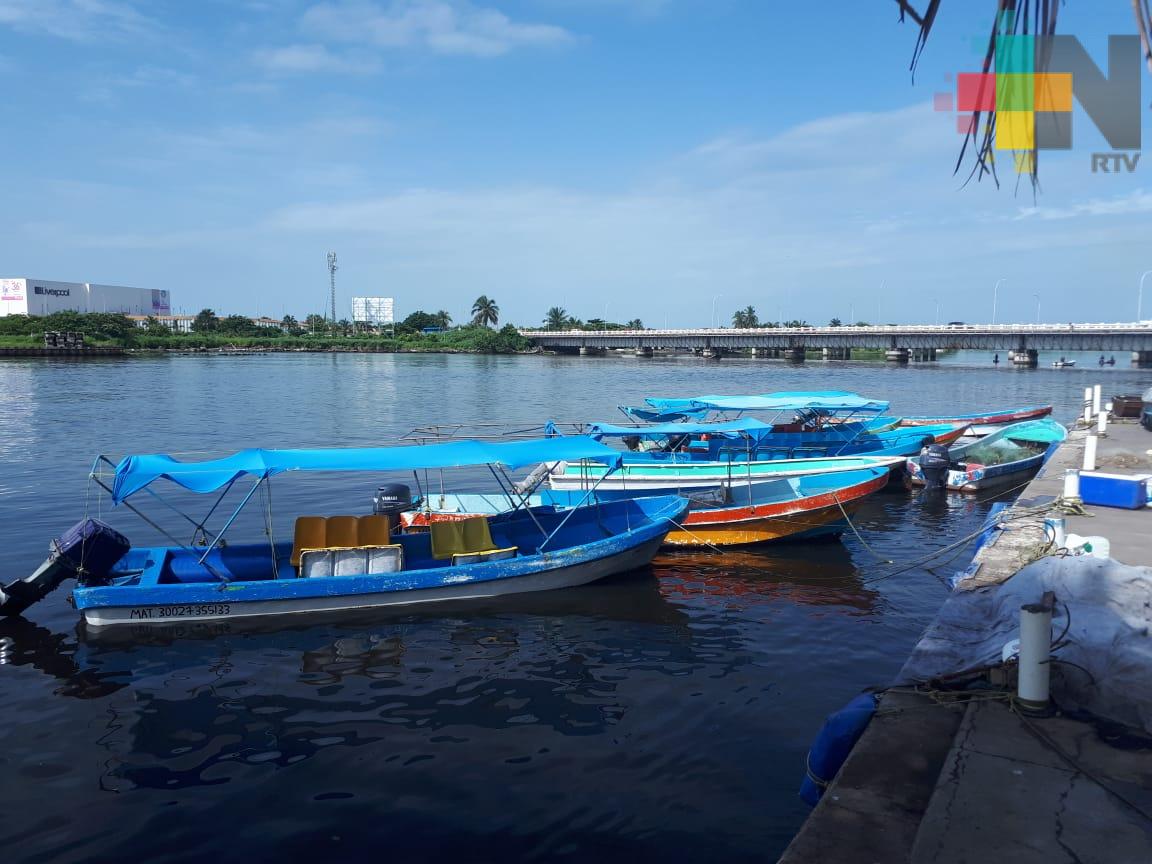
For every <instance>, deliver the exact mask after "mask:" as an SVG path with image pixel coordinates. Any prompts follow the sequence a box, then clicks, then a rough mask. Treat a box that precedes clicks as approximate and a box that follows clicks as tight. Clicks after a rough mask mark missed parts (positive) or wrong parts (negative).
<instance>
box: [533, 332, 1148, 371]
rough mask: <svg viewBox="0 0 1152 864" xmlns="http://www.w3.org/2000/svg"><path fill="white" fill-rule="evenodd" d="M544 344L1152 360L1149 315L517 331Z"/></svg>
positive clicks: (596, 350)
mask: <svg viewBox="0 0 1152 864" xmlns="http://www.w3.org/2000/svg"><path fill="white" fill-rule="evenodd" d="M521 333H523V335H524V336H525V337H527V338H528V339H531V340H532V342H533V343H534V344H536V345H538V346H540V347H541V348H545V349H548V350H552V351H557V352H562V353H563V352H570V353H573V354H575V353H580V354H601V353H604V352H605V351H607V350H609V349H615V350H632V351H634V352H635V353H636V355H637V356H641V357H651V356H652V354H653V352H654V351H691V352H695V353H698V354H702V355H703V356H706V357H721V356H723V355H724V354H725V353H730V352H736V351H750V352H751V353H752V356H754V357H757V356H759V357H782V358H784V359H786V360H797V361H798V360H803V359H804V357H805V353H806V352H808V351H813V350H820V351H822V352H823V355H824V357H825V359H829V360H849V359H851V357H852V350H853V349H854V348H855V349H863V348H871V349H876V350H882V351H884V352H885V357H886V358H887V359H888V360H890V361H893V362H897V363H906V362H908V361H909V360H917V361H924V360H928V361H930V360H935V359H936V352H937V351H939V350H940V349H970V350H977V351H989V352H993V351H995V352H1001V351H1002V352H1004V353H1005V355H1006V358H1005V359H1006V362H1012V363H1016V364H1017V365H1021V366H1035V365H1037V355H1038V354H1039V352H1040V351H1065V352H1071V351H1099V352H1100V353H1102V354H1116V353H1120V354H1124V353H1131V355H1132V360H1133V362H1135V363H1137V364H1139V365H1152V322H1135V323H1127V324H1125V323H1120V324H947V325H939V324H900V325H896V324H893V325H881V326H875V327H774V328H754V329H727V328H715V329H700V330H522V331H521Z"/></svg>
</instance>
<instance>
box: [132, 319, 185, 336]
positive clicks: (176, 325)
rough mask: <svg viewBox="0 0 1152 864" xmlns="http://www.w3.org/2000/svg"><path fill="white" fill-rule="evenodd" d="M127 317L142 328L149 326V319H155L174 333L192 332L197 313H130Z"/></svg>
mask: <svg viewBox="0 0 1152 864" xmlns="http://www.w3.org/2000/svg"><path fill="white" fill-rule="evenodd" d="M127 318H128V320H129V321H131V322H132V323H133V324H135V325H136V326H137V327H139V328H140V329H141V330H144V329H146V328H147V327H148V322H149V321H153V320H155V321H156V322H157V323H158V324H163V325H164V326H165V327H167V328H168V329H169V330H171V331H172V332H173V333H191V332H192V322H193V321H195V320H196V316H195V315H128V316H127Z"/></svg>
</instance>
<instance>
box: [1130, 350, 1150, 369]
mask: <svg viewBox="0 0 1152 864" xmlns="http://www.w3.org/2000/svg"><path fill="white" fill-rule="evenodd" d="M1132 365H1134V366H1136V367H1138V368H1140V369H1147V368H1149V367H1152V351H1133V352H1132Z"/></svg>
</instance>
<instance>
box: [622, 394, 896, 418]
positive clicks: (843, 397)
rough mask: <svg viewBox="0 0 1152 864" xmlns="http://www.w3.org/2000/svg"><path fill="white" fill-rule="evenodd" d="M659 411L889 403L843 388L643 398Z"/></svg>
mask: <svg viewBox="0 0 1152 864" xmlns="http://www.w3.org/2000/svg"><path fill="white" fill-rule="evenodd" d="M644 401H645V402H647V403H648V404H649V405H651V406H652V407H653V408H655V409H657V410H658V411H662V412H677V411H686V410H687V411H690V410H693V409H696V410H700V409H706V410H711V411H866V412H872V413H877V414H879V413H881V412H883V411H887V410H888V403H887V402H884V401H880V400H876V399H866V398H865V397H863V396H861V395H859V394H857V393H848V392H845V391H843V390H815V391H793V392H784V393H764V394H762V395H760V396H695V397H692V398H689V399H645V400H644Z"/></svg>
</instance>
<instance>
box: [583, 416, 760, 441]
mask: <svg viewBox="0 0 1152 864" xmlns="http://www.w3.org/2000/svg"><path fill="white" fill-rule="evenodd" d="M771 428H772V425H771V424H769V423H765V422H764V421H763V420H757V419H756V418H755V417H745V418H743V419H741V420H728V421H725V422H723V423H656V424H653V425H651V426H613V425H612V424H610V423H593V424H592V425H591V426H589V427H588V434H589V435H591V436H593V437H595V438H623V437H624V436H626V435H639V436H641V437H642V438H652V437H664V436H667V435H717V436H719V437H721V438H739V437H740V435H741V434H742V433H745V432H763V431H765V430H770V429H771Z"/></svg>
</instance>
